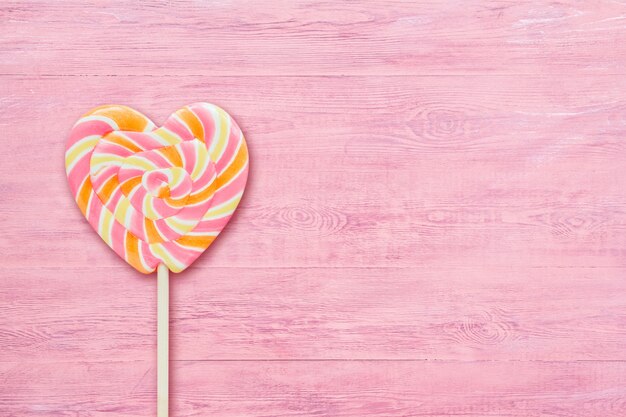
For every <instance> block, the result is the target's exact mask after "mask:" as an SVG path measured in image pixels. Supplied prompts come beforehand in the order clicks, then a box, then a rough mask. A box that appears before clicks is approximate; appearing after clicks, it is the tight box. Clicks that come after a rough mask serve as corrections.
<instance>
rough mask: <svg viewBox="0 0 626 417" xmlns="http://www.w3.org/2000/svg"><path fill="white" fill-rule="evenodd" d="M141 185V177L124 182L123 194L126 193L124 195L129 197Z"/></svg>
mask: <svg viewBox="0 0 626 417" xmlns="http://www.w3.org/2000/svg"><path fill="white" fill-rule="evenodd" d="M139 184H141V177H135V178H131V179H129V180H127V181H124V182H123V183H122V193H124V195H125V196H126V197H128V195H129V194H130V192H131V191H132V190H133V189H134V188H135V187H136V186H137V185H139Z"/></svg>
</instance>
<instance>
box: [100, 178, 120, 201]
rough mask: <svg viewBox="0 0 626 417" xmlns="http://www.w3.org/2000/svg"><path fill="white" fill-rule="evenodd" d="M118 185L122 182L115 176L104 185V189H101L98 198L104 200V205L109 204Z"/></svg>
mask: <svg viewBox="0 0 626 417" xmlns="http://www.w3.org/2000/svg"><path fill="white" fill-rule="evenodd" d="M118 185H120V182H119V181H118V179H117V176H113V177H111V178H109V179H108V180H107V181H106V182H105V183H104V185H103V186H102V188H100V191H98V197H100V200H102V202H103V203H104V204H106V203H108V201H109V199H110V198H111V194H113V191H115V189H116V188H117V186H118Z"/></svg>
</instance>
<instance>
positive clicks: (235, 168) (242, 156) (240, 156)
mask: <svg viewBox="0 0 626 417" xmlns="http://www.w3.org/2000/svg"><path fill="white" fill-rule="evenodd" d="M247 162H248V147H247V146H246V142H245V141H242V142H241V147H239V152H237V156H236V157H235V159H234V160H233V162H232V163H231V164H230V166H229V167H228V168H227V169H226V170H225V171H223V172H222V173H221V174H220V175H219V176H218V177H217V178H216V179H215V186H216V187H217V188H221V187H222V186H223V185H224V184H226V183H227V182H228V181H230V180H231V179H233V178H234V177H235V176H236V175H237V174H238V173H239V172H241V170H242V169H243V167H244V166H245V165H246V163H247Z"/></svg>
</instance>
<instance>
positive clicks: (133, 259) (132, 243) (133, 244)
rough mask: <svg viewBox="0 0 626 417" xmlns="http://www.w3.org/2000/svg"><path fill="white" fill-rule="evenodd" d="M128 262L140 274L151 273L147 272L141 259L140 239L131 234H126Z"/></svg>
mask: <svg viewBox="0 0 626 417" xmlns="http://www.w3.org/2000/svg"><path fill="white" fill-rule="evenodd" d="M126 261H128V263H129V264H131V265H132V266H133V267H135V269H137V270H138V271H140V272H144V273H147V272H150V271H146V269H145V268H144V267H143V265H142V264H141V260H140V259H139V239H137V238H136V237H135V236H134V235H133V234H132V233H130V232H126Z"/></svg>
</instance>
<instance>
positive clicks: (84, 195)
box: [76, 177, 93, 217]
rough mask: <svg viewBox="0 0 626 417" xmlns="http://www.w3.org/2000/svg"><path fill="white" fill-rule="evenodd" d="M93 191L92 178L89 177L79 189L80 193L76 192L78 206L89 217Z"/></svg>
mask: <svg viewBox="0 0 626 417" xmlns="http://www.w3.org/2000/svg"><path fill="white" fill-rule="evenodd" d="M92 191H93V187H92V186H91V179H90V178H89V177H87V178H86V179H85V181H84V182H83V185H82V186H81V187H80V190H78V194H76V203H78V207H79V208H80V211H81V212H82V213H83V216H85V217H87V205H88V204H89V196H90V195H91V192H92Z"/></svg>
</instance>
